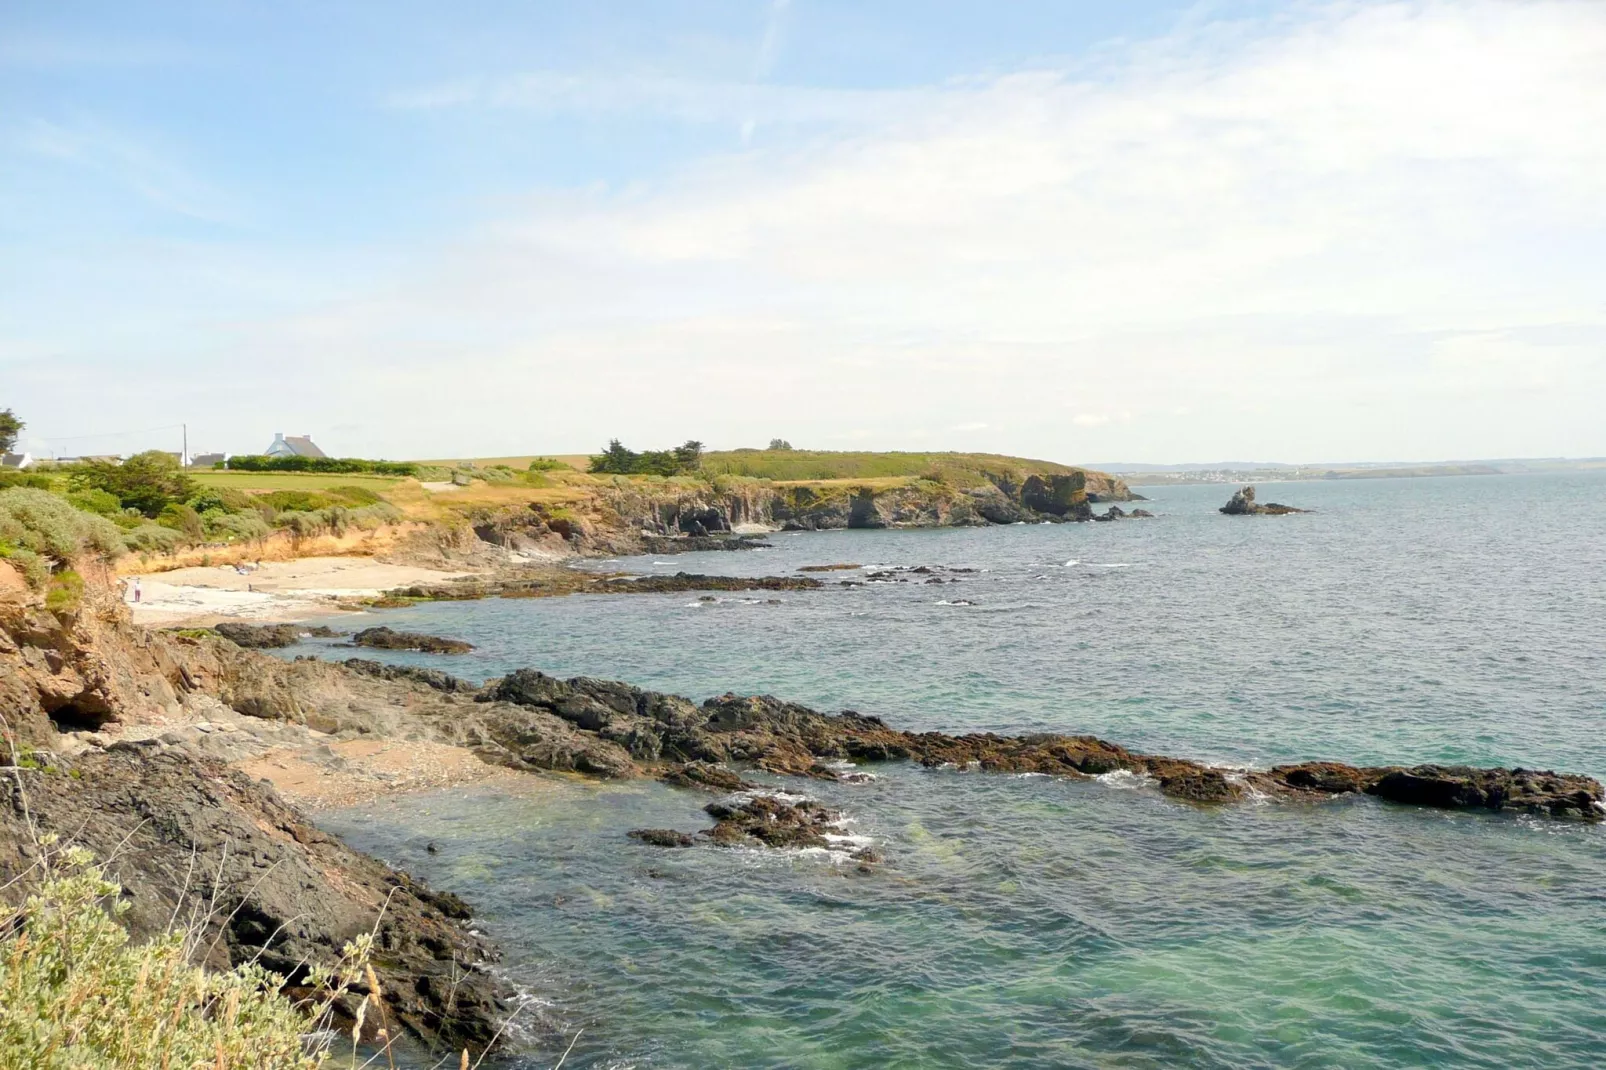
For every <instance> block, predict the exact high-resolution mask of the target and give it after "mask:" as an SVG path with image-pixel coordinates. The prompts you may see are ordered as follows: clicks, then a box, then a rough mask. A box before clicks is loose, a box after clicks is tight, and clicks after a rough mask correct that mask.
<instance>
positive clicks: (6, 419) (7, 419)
mask: <svg viewBox="0 0 1606 1070" xmlns="http://www.w3.org/2000/svg"><path fill="white" fill-rule="evenodd" d="M27 426H28V425H27V424H25V423H23V422H22V421H21V420H19V419H17V414H16V413H14V412H12V411H11V410H10V409H0V453H10V452H11V447H13V446H15V445H16V444H17V436H18V435H20V434H22V429H23V428H24V427H27Z"/></svg>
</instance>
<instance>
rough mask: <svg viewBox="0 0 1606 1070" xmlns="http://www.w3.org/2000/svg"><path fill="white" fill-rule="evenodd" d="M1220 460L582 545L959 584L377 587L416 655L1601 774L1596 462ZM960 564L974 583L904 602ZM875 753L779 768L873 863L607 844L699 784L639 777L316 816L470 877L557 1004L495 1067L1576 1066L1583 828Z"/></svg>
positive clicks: (1177, 749)
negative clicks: (1189, 800)
mask: <svg viewBox="0 0 1606 1070" xmlns="http://www.w3.org/2000/svg"><path fill="white" fill-rule="evenodd" d="M1226 492H1227V488H1221V487H1187V488H1167V489H1165V490H1164V491H1157V492H1155V494H1154V497H1155V499H1156V500H1155V502H1154V503H1153V504H1152V505H1151V506H1150V508H1152V509H1153V510H1154V511H1156V512H1158V513H1160V514H1161V516H1160V517H1159V518H1158V519H1156V520H1153V521H1139V522H1129V523H1119V524H1100V525H1074V526H1017V527H1010V528H1001V529H998V528H994V529H981V530H967V531H938V532H840V533H821V534H804V535H796V536H791V535H787V536H777V537H775V538H774V540H773V541H774V543H775V548H774V549H773V550H769V551H763V552H760V553H754V554H704V555H695V556H694V557H679V558H667V559H661V560H662V562H663V563H661V564H658V563H654V562H653V561H652V560H651V559H646V560H638V561H627V562H622V563H619V564H614V565H599V567H620V565H625V566H629V567H632V568H642V569H654V570H658V571H675V570H678V569H687V570H690V571H707V572H713V571H725V572H748V573H786V572H790V571H792V570H793V569H795V568H796V567H797V566H798V565H801V564H807V563H823V562H830V561H855V562H860V563H864V564H884V565H918V564H932V565H947V566H962V567H970V568H978V569H985V570H987V571H984V572H978V573H973V574H963V575H961V579H962V580H963V582H962V583H960V584H958V585H941V586H937V585H933V586H926V585H923V584H922V585H916V584H907V585H904V584H892V585H877V586H871V587H868V588H832V589H829V590H825V591H815V592H788V593H782V594H778V595H774V596H770V595H763V596H760V597H756V598H744V597H742V596H739V595H725V596H721V601H719V602H717V603H714V604H712V605H709V604H696V600H695V597H694V596H685V595H681V596H639V597H635V596H621V597H608V598H602V597H594V598H593V597H586V598H569V599H553V600H535V601H500V600H492V601H486V602H477V603H458V604H441V605H432V606H422V607H416V608H413V609H409V610H405V611H398V612H395V613H391V614H387V615H386V622H387V623H391V624H392V625H393V626H396V627H403V626H406V627H418V628H422V629H425V630H430V631H434V632H437V633H439V634H445V635H452V636H458V637H461V638H466V639H469V640H471V641H473V642H475V643H477V644H479V646H480V649H479V650H477V651H476V652H475V653H474V654H471V655H465V656H464V657H461V658H431V659H423V658H417V659H413V660H419V661H425V662H426V663H428V664H432V665H439V666H441V667H444V668H449V669H450V670H451V671H454V672H458V673H460V674H462V675H467V676H476V677H478V676H486V675H493V674H496V673H500V672H502V671H505V670H506V669H508V668H511V667H514V666H522V665H532V666H536V667H539V668H542V669H544V670H546V671H548V672H553V673H557V674H560V675H571V674H580V673H585V674H590V675H598V676H609V677H617V678H621V679H627V680H630V681H631V682H633V683H637V684H641V685H646V686H653V687H659V688H663V689H667V690H673V691H677V692H680V693H684V694H689V695H692V696H694V697H703V696H706V695H708V694H711V693H715V692H719V691H724V690H727V689H730V690H736V691H769V692H772V693H775V694H778V695H783V696H785V697H788V698H794V699H798V700H801V701H805V702H809V703H812V704H815V705H818V706H820V707H823V708H828V709H830V708H841V707H852V708H856V709H859V710H862V711H865V712H872V713H877V714H880V715H882V716H884V717H885V718H886V719H887V720H888V721H889V722H891V723H894V724H897V725H900V726H907V727H914V728H921V727H941V728H946V729H950V730H964V729H972V728H990V729H998V730H1002V731H1025V730H1036V729H1045V728H1052V729H1059V730H1067V731H1092V732H1095V733H1097V734H1099V735H1101V736H1104V737H1106V738H1109V739H1112V740H1114V741H1116V742H1120V743H1123V744H1126V745H1129V746H1134V747H1139V748H1143V749H1149V750H1154V751H1158V752H1163V753H1172V754H1178V755H1186V756H1192V757H1203V758H1207V759H1215V760H1221V761H1228V762H1248V763H1257V764H1261V763H1269V762H1273V761H1280V760H1285V759H1295V758H1312V757H1328V758H1337V759H1343V760H1349V761H1418V760H1454V761H1474V762H1480V763H1482V762H1487V763H1500V764H1527V765H1542V766H1555V767H1558V768H1564V769H1568V770H1574V771H1581V772H1588V773H1592V774H1594V775H1597V776H1602V775H1606V733H1603V732H1602V731H1601V729H1602V727H1603V726H1606V662H1603V653H1602V652H1603V651H1606V536H1603V535H1602V533H1603V532H1606V478H1601V477H1589V476H1570V477H1543V478H1535V479H1528V480H1518V479H1510V478H1499V477H1489V478H1481V479H1476V478H1469V479H1455V480H1450V479H1444V480H1415V481H1408V480H1402V481H1380V482H1365V483H1361V482H1332V483H1296V484H1283V485H1275V486H1268V487H1264V488H1262V495H1261V496H1262V497H1263V498H1267V499H1272V500H1278V501H1287V502H1290V503H1291V504H1296V505H1305V506H1311V507H1315V508H1317V509H1318V510H1319V512H1318V513H1316V514H1314V515H1309V516H1296V517H1285V518H1227V517H1221V516H1219V515H1218V514H1216V513H1215V512H1214V509H1215V506H1216V505H1219V504H1220V502H1221V501H1223V500H1225V498H1226ZM1069 562H1075V564H1070V563H1069ZM827 578H828V579H834V578H835V576H833V575H831V574H827ZM771 597H773V598H775V599H777V600H778V601H779V604H770V603H769V601H768V599H770V598H771ZM959 599H964V600H968V601H971V602H974V603H975V605H972V606H959V605H943V604H941V603H942V602H945V601H946V602H953V601H957V600H959ZM308 649H313V648H308ZM302 652H306V650H303V651H302ZM330 653H333V651H330ZM398 660H404V659H398ZM877 772H878V779H877V780H876V781H874V782H873V783H870V784H864V785H819V784H812V783H811V784H808V785H805V786H804V790H808V791H810V792H812V793H813V794H815V795H817V796H820V797H822V798H825V799H828V800H830V801H832V802H835V803H837V804H839V805H841V806H842V807H843V808H844V809H846V810H847V812H848V813H849V814H851V815H852V816H853V818H854V820H855V824H854V831H855V832H856V833H858V834H862V835H864V836H866V837H869V838H870V839H872V840H874V841H875V842H876V843H877V845H878V846H879V848H880V849H881V850H882V851H883V852H884V853H885V854H886V856H887V859H888V861H887V863H886V865H884V866H882V867H879V868H878V870H877V871H876V872H875V873H873V874H862V873H859V872H858V871H857V870H856V869H855V868H854V867H853V866H852V865H850V864H847V863H845V862H843V861H841V860H838V859H834V858H832V857H829V856H825V855H803V856H796V855H781V854H774V853H769V854H765V853H759V852H750V851H735V852H732V851H720V850H715V849H712V848H698V849H694V850H690V851H675V852H669V851H662V850H656V849H652V848H647V847H641V846H637V845H635V844H634V843H632V842H631V841H628V840H627V839H626V838H625V837H624V833H625V832H626V831H627V830H628V829H631V828H636V827H641V826H647V825H654V826H657V825H668V826H674V827H679V828H683V829H688V830H691V829H696V828H701V827H706V825H707V824H708V822H707V820H706V819H705V818H704V817H703V815H701V814H700V813H699V810H698V807H699V805H700V804H701V802H702V801H703V800H702V799H701V798H699V797H696V796H693V795H690V794H687V793H682V792H676V791H672V790H670V789H666V788H663V787H661V786H658V785H655V784H626V785H606V786H597V785H588V784H583V783H569V782H564V783H561V784H559V785H558V786H557V787H554V788H553V789H552V790H551V791H549V792H546V793H540V794H533V795H532V794H519V795H508V794H497V793H487V792H483V791H468V792H464V791H457V792H452V793H443V794H439V795H434V796H427V797H422V798H411V799H400V800H391V801H387V802H384V803H381V804H377V805H375V806H370V807H364V808H360V809H358V810H352V811H346V812H343V813H339V814H335V815H329V816H328V817H327V819H326V824H328V825H329V826H330V827H331V828H332V829H333V830H334V831H337V832H340V833H342V834H344V835H346V836H348V837H349V838H350V839H351V840H352V842H354V843H355V844H356V845H357V846H359V847H364V848H367V849H369V850H373V851H374V852H375V853H377V854H379V855H381V856H382V857H385V858H387V859H389V860H391V861H393V862H396V863H398V864H400V865H403V866H404V867H406V868H408V869H411V870H413V871H415V872H417V873H419V874H420V875H423V876H425V877H427V878H429V879H431V880H432V881H435V882H437V883H438V884H440V885H442V886H445V887H450V888H452V889H454V890H456V891H458V892H460V893H462V894H463V895H464V896H465V897H466V898H468V899H469V900H470V901H471V902H473V903H475V904H476V906H477V907H478V908H479V910H480V913H481V919H482V920H481V924H482V925H483V926H484V927H485V928H486V929H487V930H488V931H489V932H491V933H492V934H493V935H494V936H496V937H497V939H498V940H499V941H500V942H501V943H502V945H503V946H504V948H505V949H506V950H507V954H508V961H507V962H506V964H505V968H506V969H507V971H508V973H509V975H510V976H511V977H513V978H514V979H515V980H516V981H518V982H519V983H520V984H521V985H523V986H524V987H526V988H527V989H528V990H530V991H532V992H533V993H535V994H537V995H538V996H539V997H541V999H542V1000H544V1001H546V1004H547V1005H546V1006H545V1007H544V1008H543V1010H542V1016H543V1017H544V1018H546V1019H548V1020H549V1021H550V1022H552V1023H554V1024H555V1025H557V1026H558V1027H559V1029H560V1030H561V1031H562V1032H563V1033H564V1034H565V1035H564V1036H563V1038H562V1039H560V1040H554V1039H549V1040H542V1039H540V1038H539V1037H531V1038H528V1039H526V1041H525V1044H526V1046H527V1053H528V1054H527V1062H525V1063H523V1064H521V1065H529V1066H550V1065H551V1064H552V1062H553V1061H555V1059H556V1056H557V1055H558V1054H559V1053H561V1051H562V1050H563V1047H564V1046H565V1045H566V1044H567V1042H568V1038H569V1037H572V1036H573V1033H574V1031H575V1030H577V1029H584V1030H585V1032H584V1033H583V1034H582V1035H581V1038H580V1041H579V1043H578V1044H577V1045H576V1047H575V1050H574V1052H573V1054H571V1055H570V1056H569V1059H568V1061H567V1062H566V1063H565V1065H566V1066H590V1067H626V1066H635V1067H701V1066H770V1067H792V1066H797V1067H872V1066H976V1067H981V1066H1014V1067H1048V1066H1089V1067H1094V1066H1097V1067H1106V1066H1122V1067H1149V1066H1155V1067H1159V1066H1178V1065H1182V1066H1204V1067H1211V1066H1222V1067H1226V1066H1311V1067H1317V1066H1320V1067H1340V1066H1342V1067H1359V1066H1396V1067H1408V1066H1424V1065H1431V1066H1489V1067H1495V1066H1546V1067H1551V1066H1579V1067H1583V1066H1597V1065H1600V1064H1601V1063H1602V1062H1603V1061H1606V829H1603V828H1602V827H1600V826H1582V825H1574V824H1565V823H1559V822H1549V821H1540V820H1534V819H1527V818H1513V817H1506V816H1491V815H1481V814H1446V813H1439V812H1433V811H1420V810H1414V809H1410V808H1403V807H1392V806H1385V805H1381V804H1378V803H1375V802H1374V801H1372V800H1367V799H1362V800H1347V801H1339V802H1334V803H1329V804H1322V805H1287V804H1251V805H1244V806H1237V807H1226V808H1204V809H1201V808H1196V807H1192V806H1188V805H1185V804H1181V803H1176V802H1172V801H1169V800H1166V799H1163V798H1161V797H1159V796H1158V795H1157V794H1156V793H1154V792H1153V791H1151V790H1149V789H1147V788H1145V787H1143V786H1141V785H1135V784H1133V783H1131V782H1129V781H1124V780H1122V779H1120V778H1117V779H1115V780H1113V781H1112V780H1101V781H1094V782H1067V781H1060V780H1055V779H1051V778H1046V777H1024V778H1022V777H1008V776H991V775H985V774H965V773H957V772H953V771H927V770H921V769H916V768H911V767H907V766H887V767H882V768H880V769H878V770H877ZM777 783H779V782H777ZM791 786H792V787H794V789H795V788H797V785H795V784H794V785H791ZM429 841H435V842H436V843H437V844H438V845H439V846H440V853H439V854H434V855H431V854H428V853H427V852H425V851H424V849H423V847H424V844H425V843H426V842H429Z"/></svg>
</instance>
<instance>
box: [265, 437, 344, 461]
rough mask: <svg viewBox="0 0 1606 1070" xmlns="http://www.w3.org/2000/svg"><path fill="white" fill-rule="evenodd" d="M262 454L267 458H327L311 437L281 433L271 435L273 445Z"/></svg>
mask: <svg viewBox="0 0 1606 1070" xmlns="http://www.w3.org/2000/svg"><path fill="white" fill-rule="evenodd" d="M262 453H263V454H264V455H265V456H268V457H327V456H328V454H326V453H324V452H323V450H321V449H319V448H318V447H317V445H316V444H315V443H314V442H313V441H312V436H311V435H288V436H287V435H286V434H285V433H284V432H283V431H275V432H274V433H273V444H272V445H270V446H269V447H268V448H267V449H265V450H263V451H262Z"/></svg>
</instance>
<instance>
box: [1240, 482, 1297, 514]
mask: <svg viewBox="0 0 1606 1070" xmlns="http://www.w3.org/2000/svg"><path fill="white" fill-rule="evenodd" d="M1220 511H1221V512H1223V513H1226V514H1227V515H1228V516H1283V515H1285V514H1288V513H1307V512H1309V511H1310V510H1308V509H1296V508H1294V507H1293V506H1292V505H1280V504H1278V503H1277V502H1266V503H1265V504H1261V503H1260V502H1257V501H1255V488H1254V487H1245V488H1243V489H1242V490H1238V491H1234V492H1233V495H1232V497H1231V498H1230V499H1228V501H1227V504H1226V505H1223V506H1222V507H1221V509H1220Z"/></svg>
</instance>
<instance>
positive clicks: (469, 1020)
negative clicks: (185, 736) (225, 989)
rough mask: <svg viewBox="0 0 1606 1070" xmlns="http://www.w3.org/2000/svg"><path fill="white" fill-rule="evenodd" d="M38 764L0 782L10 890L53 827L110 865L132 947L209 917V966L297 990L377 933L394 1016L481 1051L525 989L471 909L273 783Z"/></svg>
mask: <svg viewBox="0 0 1606 1070" xmlns="http://www.w3.org/2000/svg"><path fill="white" fill-rule="evenodd" d="M34 764H38V765H40V766H41V767H42V768H39V769H16V770H13V771H12V774H13V775H14V778H13V776H7V777H6V778H5V780H4V781H0V830H3V831H0V885H5V886H6V888H5V891H4V892H0V895H4V896H5V897H7V898H10V899H15V898H16V897H17V896H20V895H23V894H26V892H27V890H28V881H29V877H28V873H29V870H30V867H31V866H32V864H33V862H34V860H35V859H36V857H37V854H38V851H39V848H38V847H37V846H35V841H34V838H33V834H34V831H35V830H37V831H39V832H55V833H58V834H60V835H61V836H62V837H64V838H66V839H68V840H71V841H74V842H77V843H81V844H83V845H85V846H87V847H89V848H90V849H91V850H92V851H94V852H95V854H96V856H97V857H98V858H100V859H102V860H106V861H107V863H108V866H109V869H110V872H111V873H112V874H113V875H114V876H115V877H116V878H117V879H118V880H119V881H120V882H121V883H122V885H123V888H124V901H125V902H126V904H127V905H128V907H129V910H128V912H127V913H126V914H124V915H122V916H121V920H122V921H123V922H124V924H126V925H127V927H128V929H129V930H130V932H131V934H132V935H133V936H135V937H136V938H147V937H151V936H155V935H157V934H159V933H163V932H165V931H167V928H168V925H169V924H170V923H171V921H172V919H173V918H175V917H176V918H180V919H187V918H191V917H195V918H198V919H201V932H200V938H199V939H198V941H197V942H196V946H197V948H198V949H199V951H200V954H201V955H202V956H203V958H202V961H201V964H202V965H205V966H209V967H214V968H220V967H228V966H231V965H238V964H240V963H243V962H248V961H253V960H255V961H259V962H261V963H262V965H263V966H265V967H267V968H268V969H270V970H273V971H274V972H276V973H280V974H282V975H284V976H285V977H287V978H288V979H289V981H290V984H289V992H290V994H291V995H292V996H296V995H298V994H299V993H298V990H299V988H300V986H302V985H303V983H304V982H305V979H306V977H307V974H308V971H309V969H310V967H311V966H313V965H315V964H318V963H331V962H333V961H334V960H335V959H336V958H338V956H339V954H340V950H341V947H342V946H343V945H344V944H345V942H346V941H348V940H350V939H352V938H353V937H355V936H357V935H359V934H361V933H366V932H373V933H374V934H375V943H374V947H375V951H374V956H373V959H372V963H373V966H374V971H375V973H376V974H377V975H378V977H379V980H380V985H381V987H382V988H383V990H384V994H385V1000H386V1004H387V1011H388V1015H389V1018H390V1020H391V1021H392V1022H398V1023H400V1024H401V1025H403V1026H404V1027H405V1028H406V1029H407V1030H408V1031H409V1032H410V1033H412V1034H413V1035H414V1036H417V1037H419V1038H422V1039H424V1040H426V1041H428V1042H431V1043H437V1042H438V1043H440V1044H442V1045H444V1046H446V1047H447V1048H459V1047H461V1046H463V1045H469V1046H472V1047H475V1048H483V1047H485V1046H486V1045H487V1044H489V1043H490V1041H491V1039H492V1037H493V1035H494V1034H495V1032H496V1030H497V1028H498V1026H499V1025H500V1023H501V1022H502V1021H503V1020H504V1019H505V1018H506V1016H507V1015H508V1014H509V1013H510V1012H511V1010H512V1008H513V1000H514V996H513V993H512V992H511V991H510V990H509V989H508V988H507V987H506V986H505V985H503V984H502V983H501V982H499V981H497V980H496V979H495V977H494V976H493V975H491V974H489V973H487V972H485V970H484V965H485V964H486V963H488V962H491V961H494V959H495V957H496V951H495V948H494V947H493V946H492V945H491V944H490V943H488V942H487V941H486V940H485V939H484V938H483V937H480V936H477V935H475V934H474V933H473V932H472V931H471V930H470V929H469V928H468V926H467V925H466V924H465V921H466V919H467V918H468V917H469V916H470V911H469V908H468V907H467V906H466V905H465V904H464V903H463V902H462V900H460V899H458V898H457V897H456V896H454V895H451V894H450V893H445V892H436V891H434V890H432V889H431V888H429V887H428V886H427V885H425V884H424V883H422V882H421V881H418V880H415V879H414V878H412V877H410V876H408V875H407V874H406V873H403V872H400V871H398V870H394V869H391V868H390V867H388V866H386V865H384V864H383V863H381V862H379V861H377V860H375V859H373V858H370V857H368V856H366V855H363V854H360V853H358V852H356V851H353V850H351V849H350V848H348V847H346V846H344V845H343V844H341V843H340V842H339V841H338V840H336V839H334V838H332V837H330V836H327V835H325V834H324V833H322V832H319V831H318V830H317V828H315V827H314V826H313V825H312V823H311V822H310V821H308V820H307V819H306V818H305V817H303V816H302V815H301V814H300V813H298V812H297V811H295V810H294V809H292V808H290V807H289V806H287V805H285V804H284V803H283V802H282V801H280V800H279V798H278V797H277V796H276V795H275V794H274V793H273V791H272V789H270V788H267V787H265V786H263V785H262V784H260V783H257V782H253V781H251V780H249V779H248V778H246V777H245V776H243V775H241V774H239V773H237V772H233V771H231V770H230V769H228V768H227V767H226V766H224V765H222V764H221V763H218V762H214V761H206V760H196V759H193V758H190V757H188V756H186V755H184V754H182V753H178V752H175V751H171V750H169V751H166V752H163V753H157V754H146V753H144V752H142V751H141V750H139V749H136V748H114V749H112V750H109V751H105V752H96V753H86V754H83V755H80V756H78V757H76V758H67V757H62V756H58V755H48V756H45V755H41V756H39V757H38V758H37V759H36V762H35V763H34ZM13 880H15V883H12V882H13ZM367 992H368V989H367V986H366V984H365V983H359V984H358V985H357V987H356V988H354V989H353V990H352V992H351V993H349V994H348V996H347V997H346V999H345V1001H344V1003H343V1004H342V1005H340V1006H338V1007H337V1008H336V1011H337V1014H339V1015H343V1017H344V1020H345V1023H346V1026H345V1027H346V1028H349V1023H350V1020H351V1016H352V1015H353V1014H354V1013H355V1011H356V1004H357V1002H358V1001H359V1000H361V999H362V998H363V996H364V995H366V994H367ZM374 1017H375V1016H374V1015H372V1014H370V1015H369V1030H370V1033H371V1031H372V1025H373V1019H374ZM454 1065H455V1061H454Z"/></svg>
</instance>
